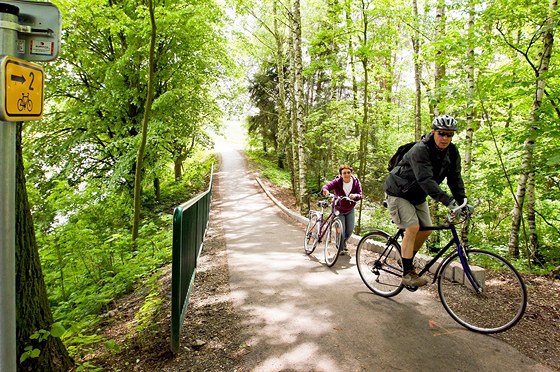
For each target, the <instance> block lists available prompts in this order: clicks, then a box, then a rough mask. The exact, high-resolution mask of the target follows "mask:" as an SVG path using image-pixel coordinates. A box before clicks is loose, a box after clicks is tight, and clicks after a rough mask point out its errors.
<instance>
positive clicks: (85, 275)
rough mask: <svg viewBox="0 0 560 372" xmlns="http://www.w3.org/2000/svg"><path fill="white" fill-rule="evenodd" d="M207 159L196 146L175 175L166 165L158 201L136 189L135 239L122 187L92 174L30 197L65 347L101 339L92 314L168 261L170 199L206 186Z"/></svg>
mask: <svg viewBox="0 0 560 372" xmlns="http://www.w3.org/2000/svg"><path fill="white" fill-rule="evenodd" d="M214 162H215V157H214V156H213V155H211V154H208V153H206V154H203V153H200V154H197V155H196V156H193V157H192V158H191V159H189V160H188V162H186V164H185V167H186V169H187V171H186V172H185V175H184V177H183V178H182V179H180V180H178V181H176V180H175V179H174V177H173V175H172V171H171V168H168V171H167V174H166V175H165V174H162V175H164V177H163V178H162V183H161V188H162V192H161V199H160V200H159V201H158V202H156V201H155V199H154V197H153V190H150V191H149V192H148V191H147V192H145V193H144V195H145V198H144V201H143V210H142V215H143V223H142V225H141V227H140V231H139V238H138V241H137V244H136V245H135V246H133V245H132V242H131V234H130V218H131V217H130V216H131V209H130V195H127V194H122V193H118V190H111V189H106V190H103V191H101V190H100V189H99V187H96V186H95V185H96V183H95V182H93V183H92V186H89V185H87V184H84V185H83V188H82V189H79V190H76V189H74V188H72V187H70V186H69V185H68V184H67V183H64V182H62V181H58V182H56V183H55V185H56V187H55V189H54V190H52V192H51V194H50V195H49V196H48V197H47V198H44V199H33V202H34V203H35V204H37V208H34V209H35V210H37V212H36V213H37V214H38V215H39V216H40V218H39V220H40V221H41V223H40V224H39V226H40V228H39V229H37V240H38V244H39V246H40V255H41V261H42V266H43V273H44V276H45V282H46V284H47V287H48V293H49V299H50V302H51V307H52V309H53V315H54V317H55V319H56V321H57V322H60V323H61V324H64V325H66V326H67V328H68V331H67V332H66V333H65V334H64V335H63V337H62V338H63V340H64V342H65V344H66V346H67V348H68V350H69V352H70V353H71V354H73V355H78V354H80V353H84V352H85V351H86V350H87V345H88V344H91V343H99V342H102V341H103V338H102V337H100V336H97V335H95V333H94V332H95V331H94V330H95V328H94V327H95V325H96V324H97V322H98V320H99V317H98V314H100V313H103V312H106V311H107V310H108V309H109V308H110V306H111V303H112V302H113V301H115V300H116V299H117V298H119V297H120V296H122V295H123V294H126V293H128V292H130V291H131V290H132V289H133V288H134V286H135V285H136V283H139V282H143V281H145V280H150V278H151V277H152V276H153V274H154V273H157V271H158V269H159V268H160V267H161V266H162V265H165V264H169V263H170V262H171V248H170V247H171V246H172V229H171V225H172V219H173V216H172V211H173V207H174V206H176V205H179V204H181V203H183V202H184V201H187V200H188V199H190V198H191V197H193V196H195V195H196V194H198V193H199V192H201V191H203V190H204V189H205V188H206V187H208V182H209V174H210V173H209V172H210V168H211V166H212V164H213V163H214ZM40 210H46V211H56V212H55V213H46V214H41V213H39V212H38V211H40ZM49 217H50V218H49ZM133 247H134V249H133ZM155 303H156V300H155V299H154V300H153V301H152V304H155ZM116 350H117V349H116V348H115V351H116ZM30 352H32V350H30ZM30 355H32V354H30ZM84 368H85V367H84Z"/></svg>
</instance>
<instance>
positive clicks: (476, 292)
mask: <svg viewBox="0 0 560 372" xmlns="http://www.w3.org/2000/svg"><path fill="white" fill-rule="evenodd" d="M466 205H467V201H466V199H465V202H464V203H463V204H462V205H461V206H459V207H458V208H456V209H454V210H453V211H451V212H450V213H449V215H448V216H447V224H445V225H441V226H426V227H421V228H420V230H449V231H451V233H452V237H451V239H450V241H449V243H447V245H446V246H445V247H444V248H442V249H441V250H440V251H439V252H438V254H437V255H436V256H435V257H433V258H431V260H426V262H421V261H423V260H422V259H420V258H419V257H416V258H415V261H414V264H415V266H416V267H417V268H420V267H421V266H422V264H424V267H423V268H422V269H421V270H420V271H419V272H418V275H419V276H422V275H425V274H427V273H428V272H430V273H432V274H433V280H432V284H433V283H435V282H436V281H437V285H438V294H439V298H440V301H441V303H442V305H443V307H444V308H445V310H446V311H447V312H448V313H449V315H451V317H452V318H453V319H454V320H455V321H456V322H458V323H459V324H461V325H462V326H463V327H465V328H467V329H470V330H472V331H475V332H479V333H485V334H488V333H497V332H503V331H505V330H507V329H510V328H511V327H513V326H514V325H515V324H517V322H519V320H521V318H522V317H523V314H524V313H525V309H526V307H527V289H526V287H525V283H524V282H523V278H522V277H521V275H520V274H519V272H518V271H517V270H516V269H515V268H514V267H513V266H512V265H511V264H510V263H509V262H508V261H507V260H506V259H504V258H503V257H501V256H499V255H497V254H495V253H492V252H488V251H484V250H480V249H470V248H466V247H464V246H463V245H462V244H461V242H460V240H459V236H458V234H457V230H456V229H455V224H459V223H462V222H464V221H465V220H467V219H468V218H470V213H468V212H465V211H466V209H464V207H465V206H466ZM454 221H455V222H454ZM403 235H404V230H402V229H398V230H397V232H396V233H395V234H393V235H390V234H388V233H386V232H384V231H382V230H377V229H374V230H371V231H370V232H368V233H367V234H366V235H365V236H364V237H363V238H362V239H361V240H360V242H359V243H358V247H357V250H356V265H357V266H358V272H359V273H360V277H361V278H362V280H363V282H364V284H365V285H366V286H367V287H368V288H369V289H370V290H371V291H372V292H373V293H375V294H377V295H379V296H383V297H392V296H395V295H397V294H399V293H400V292H401V291H402V290H403V288H406V289H408V290H410V291H415V290H416V289H417V287H407V286H404V285H403V284H402V283H401V279H402V260H401V246H400V243H399V241H401V240H402V237H403ZM453 246H455V248H456V249H455V250H454V252H453V251H452V252H451V253H450V254H449V255H447V256H446V257H445V258H444V259H443V260H440V259H441V257H443V255H444V254H445V253H446V252H447V251H448V250H449V249H450V248H451V247H453ZM436 263H439V265H436V266H434V264H436Z"/></svg>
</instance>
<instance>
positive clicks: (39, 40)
mask: <svg viewBox="0 0 560 372" xmlns="http://www.w3.org/2000/svg"><path fill="white" fill-rule="evenodd" d="M2 2H3V3H7V4H10V5H13V6H17V7H18V8H19V15H18V28H17V31H18V39H17V41H16V52H17V56H16V57H17V58H20V59H23V60H26V61H34V62H49V61H54V60H55V59H57V58H58V53H59V51H60V37H61V32H62V31H61V30H62V15H61V13H60V10H59V9H58V8H57V7H56V5H54V4H51V3H44V2H36V1H25V0H2Z"/></svg>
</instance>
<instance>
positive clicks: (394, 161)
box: [387, 141, 416, 172]
mask: <svg viewBox="0 0 560 372" xmlns="http://www.w3.org/2000/svg"><path fill="white" fill-rule="evenodd" d="M414 145H416V141H415V142H409V143H405V144H404V145H401V146H399V148H398V149H397V151H396V152H395V153H394V154H393V156H391V159H389V163H388V164H387V170H388V171H389V172H390V171H392V170H393V168H395V167H396V166H397V165H398V164H399V162H400V161H401V160H402V158H403V156H404V154H406V153H407V152H408V150H410V149H411V148H412V146H414Z"/></svg>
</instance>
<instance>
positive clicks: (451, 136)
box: [437, 130, 455, 138]
mask: <svg viewBox="0 0 560 372" xmlns="http://www.w3.org/2000/svg"><path fill="white" fill-rule="evenodd" d="M437 134H439V135H440V136H442V137H449V138H453V136H454V135H455V133H447V132H442V131H439V130H438V132H437Z"/></svg>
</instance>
